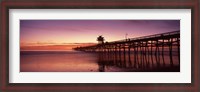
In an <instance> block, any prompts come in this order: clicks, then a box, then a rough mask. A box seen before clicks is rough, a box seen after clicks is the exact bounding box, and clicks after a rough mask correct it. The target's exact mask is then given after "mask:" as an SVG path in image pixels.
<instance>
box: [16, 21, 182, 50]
mask: <svg viewBox="0 0 200 92" xmlns="http://www.w3.org/2000/svg"><path fill="white" fill-rule="evenodd" d="M177 30H180V21H179V20H20V48H21V50H67V49H71V48H73V47H76V46H87V45H92V44H95V43H97V41H96V39H97V37H98V36H99V35H102V36H103V37H104V38H105V40H106V41H108V42H110V41H116V40H122V39H125V35H126V34H127V38H135V37H140V36H147V35H153V34H158V33H165V32H171V31H177Z"/></svg>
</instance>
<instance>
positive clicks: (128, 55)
mask: <svg viewBox="0 0 200 92" xmlns="http://www.w3.org/2000/svg"><path fill="white" fill-rule="evenodd" d="M152 53H155V52H152ZM152 53H148V52H143V51H139V52H134V51H131V52H128V51H125V53H124V52H120V51H118V52H117V53H116V52H115V51H110V52H106V51H102V52H98V53H97V54H98V66H99V72H106V71H110V70H108V69H107V68H110V67H115V68H116V67H117V68H119V69H120V71H121V72H134V71H136V72H140V71H142V72H148V71H150V72H154V71H155V72H156V71H158V72H159V71H161V72H162V71H163V72H165V71H166V72H179V71H180V64H179V61H178V53H177V52H176V51H174V52H173V53H172V54H173V57H172V59H173V66H171V63H170V57H169V52H168V51H165V52H163V53H162V54H161V55H159V56H158V55H157V54H152ZM160 53H161V52H160Z"/></svg>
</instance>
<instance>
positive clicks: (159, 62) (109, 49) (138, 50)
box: [74, 31, 180, 71]
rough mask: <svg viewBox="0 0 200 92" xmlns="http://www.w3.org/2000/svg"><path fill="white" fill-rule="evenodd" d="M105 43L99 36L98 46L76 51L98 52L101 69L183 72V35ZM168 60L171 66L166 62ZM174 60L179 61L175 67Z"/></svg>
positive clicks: (171, 34) (175, 32)
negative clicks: (124, 68) (160, 68)
mask: <svg viewBox="0 0 200 92" xmlns="http://www.w3.org/2000/svg"><path fill="white" fill-rule="evenodd" d="M104 40H105V39H104V37H102V36H99V37H98V38H97V41H98V42H99V44H97V45H92V46H86V47H77V48H74V50H78V51H86V52H97V53H98V54H99V61H101V62H100V63H99V64H101V65H112V64H115V65H117V66H119V67H134V68H136V69H143V70H144V69H149V67H151V68H152V67H155V66H156V67H157V68H158V67H165V66H168V67H175V66H178V67H179V68H180V31H174V32H168V33H162V34H154V35H149V36H143V37H138V38H130V39H123V40H119V41H113V42H106V43H104ZM174 53H177V55H174ZM131 55H133V56H131ZM166 56H167V57H166ZM167 59H168V61H169V63H167V62H166V60H167ZM174 59H177V61H178V63H177V62H176V64H175V63H174ZM101 67H104V66H101ZM103 70H104V69H101V71H103ZM179 71H180V70H179Z"/></svg>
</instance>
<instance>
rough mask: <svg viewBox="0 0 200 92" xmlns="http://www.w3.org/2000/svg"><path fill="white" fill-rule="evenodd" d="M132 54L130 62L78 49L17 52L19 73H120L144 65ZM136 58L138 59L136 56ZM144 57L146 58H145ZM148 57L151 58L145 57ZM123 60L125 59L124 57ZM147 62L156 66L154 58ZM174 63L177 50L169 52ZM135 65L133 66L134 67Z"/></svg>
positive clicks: (117, 57)
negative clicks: (18, 55)
mask: <svg viewBox="0 0 200 92" xmlns="http://www.w3.org/2000/svg"><path fill="white" fill-rule="evenodd" d="M134 57H135V56H134V54H133V53H131V59H130V60H131V61H129V60H128V59H129V57H128V55H127V53H126V56H125V57H124V56H123V54H122V56H121V57H119V55H114V54H112V53H110V54H105V53H104V54H98V53H90V52H80V51H21V52H20V71H21V72H99V71H101V72H102V71H103V72H122V71H138V70H140V69H141V68H139V65H140V64H143V65H144V66H145V67H146V65H147V62H143V63H135V62H134ZM138 58H141V57H140V56H139V57H138ZM147 58H148V57H147ZM149 58H151V57H149ZM124 59H125V60H124ZM152 60H153V61H151V59H150V60H149V61H148V62H149V63H148V64H149V66H148V67H149V68H150V69H153V68H154V67H157V66H158V65H157V63H156V59H155V57H154V56H153V57H152ZM162 60H163V59H162V58H160V66H161V67H162V66H163V61H162ZM169 61H170V60H169V56H168V52H165V53H164V63H165V66H169V64H170V62H169ZM173 62H174V65H176V66H177V65H178V66H179V62H178V56H177V53H174V54H173ZM134 65H135V67H134Z"/></svg>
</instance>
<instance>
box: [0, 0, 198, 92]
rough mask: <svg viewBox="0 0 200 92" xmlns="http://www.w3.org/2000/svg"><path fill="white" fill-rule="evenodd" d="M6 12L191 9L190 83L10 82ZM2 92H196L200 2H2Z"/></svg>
mask: <svg viewBox="0 0 200 92" xmlns="http://www.w3.org/2000/svg"><path fill="white" fill-rule="evenodd" d="M9 9H191V10H192V32H191V33H192V44H191V45H192V75H191V76H192V83H184V84H162V83H150V84H145V83H142V84H137V83H65V84H60V83H52V84H51V83H44V84H40V83H36V84H33V83H22V84H18V83H9V82H8V78H9V66H8V65H9V33H8V32H9V31H8V30H9V21H8V20H9V18H8V15H9V12H8V10H9ZM0 16H1V27H0V28H1V32H0V35H1V36H0V37H1V45H0V46H1V50H0V52H1V54H0V63H1V66H0V69H1V70H0V74H1V78H0V86H1V91H14V92H18V91H19V92H21V91H29V92H30V91H33V92H35V91H50V92H51V91H52V92H53V91H55V90H59V91H85V92H88V91H99V92H100V91H109V92H110V91H111V92H116V91H134V92H135V91H139V92H141V91H145V92H146V91H147V92H151V91H156V90H157V92H160V91H161V92H169V91H176V92H182V91H184V92H193V91H194V92H199V91H200V89H199V75H198V72H199V68H198V65H199V63H198V61H199V58H198V56H199V42H198V36H199V32H198V31H199V1H198V0H182V1H181V0H156V1H155V0H132V1H130V0H123V1H122V0H110V1H106V0H97V1H92V0H85V1H81V0H75V1H74V0H59V1H57V0H53V1H52V0H51V1H46V0H45V1H44V0H35V1H23V0H19V1H14V0H8V1H2V2H1V15H0Z"/></svg>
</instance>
